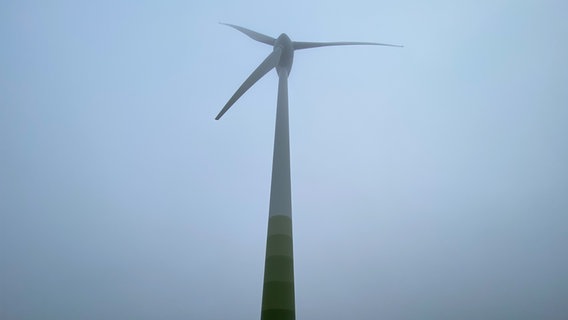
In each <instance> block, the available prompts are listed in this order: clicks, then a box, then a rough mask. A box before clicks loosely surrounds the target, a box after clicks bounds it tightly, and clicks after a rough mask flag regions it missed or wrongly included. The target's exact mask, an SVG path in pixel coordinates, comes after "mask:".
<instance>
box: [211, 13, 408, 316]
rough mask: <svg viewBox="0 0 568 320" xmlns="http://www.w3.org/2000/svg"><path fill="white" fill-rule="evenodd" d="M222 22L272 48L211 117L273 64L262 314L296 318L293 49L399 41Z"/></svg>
mask: <svg viewBox="0 0 568 320" xmlns="http://www.w3.org/2000/svg"><path fill="white" fill-rule="evenodd" d="M222 24H224V25H227V26H230V27H233V28H235V29H237V30H238V31H240V32H242V33H244V34H246V35H247V36H249V37H250V38H252V39H254V40H256V41H259V42H262V43H265V44H267V45H270V46H273V51H272V53H271V54H269V55H268V57H266V59H264V61H263V62H262V63H261V64H260V65H259V66H258V67H257V68H256V69H255V70H254V71H253V72H252V74H251V75H250V76H249V77H248V78H247V79H246V80H245V82H243V84H242V85H241V86H240V87H239V88H238V89H237V91H236V92H235V94H233V96H232V97H231V98H230V99H229V101H228V102H227V103H226V104H225V106H224V107H223V109H221V111H220V112H219V114H218V115H217V117H215V120H219V119H220V118H221V117H222V116H223V114H225V112H227V110H229V108H230V107H231V106H232V105H233V104H234V103H235V102H236V101H237V100H238V99H239V98H240V97H241V96H242V95H243V94H244V93H245V92H246V91H247V90H248V89H250V87H252V86H253V85H254V84H255V83H256V82H257V81H258V80H259V79H260V78H262V77H263V76H264V75H265V74H266V73H268V71H270V70H272V69H273V68H276V72H277V73H278V100H277V106H276V129H275V133H274V155H273V159H272V182H271V187H270V208H269V214H268V235H267V241H266V258H265V263H264V285H263V291H262V309H261V319H262V320H276V319H278V320H292V319H295V318H296V308H295V300H294V261H293V251H292V200H291V186H290V141H289V129H288V75H289V74H290V70H291V68H292V61H293V59H294V51H295V50H301V49H308V48H317V47H325V46H342V45H380V46H390V47H402V46H399V45H393V44H385V43H375V42H299V41H291V40H290V38H289V37H288V36H287V35H286V34H285V33H283V34H281V35H280V36H279V37H278V38H277V39H274V38H272V37H269V36H267V35H264V34H261V33H258V32H255V31H252V30H249V29H246V28H243V27H239V26H236V25H232V24H225V23H222Z"/></svg>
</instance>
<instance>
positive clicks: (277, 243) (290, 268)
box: [261, 215, 295, 320]
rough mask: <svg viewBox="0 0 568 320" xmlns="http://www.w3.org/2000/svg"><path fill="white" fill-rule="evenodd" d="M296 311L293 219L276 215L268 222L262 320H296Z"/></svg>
mask: <svg viewBox="0 0 568 320" xmlns="http://www.w3.org/2000/svg"><path fill="white" fill-rule="evenodd" d="M294 310H295V303H294V259H293V249H292V219H291V218H290V217H289V216H285V215H273V216H271V217H270V218H269V219H268V238H267V242H266V261H265V265H264V287H263V293H262V313H261V319H263V320H276V319H278V320H280V319H282V320H293V319H295V311H294Z"/></svg>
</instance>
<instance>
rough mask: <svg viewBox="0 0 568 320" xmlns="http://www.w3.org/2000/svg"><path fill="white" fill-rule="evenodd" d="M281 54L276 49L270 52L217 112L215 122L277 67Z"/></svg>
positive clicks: (280, 51)
mask: <svg viewBox="0 0 568 320" xmlns="http://www.w3.org/2000/svg"><path fill="white" fill-rule="evenodd" d="M281 53H282V50H281V49H277V50H274V51H272V53H271V54H270V55H268V57H266V59H264V61H262V63H261V64H260V65H259V66H258V67H257V68H256V69H255V70H254V71H253V72H252V73H251V75H250V76H249V77H248V78H247V79H246V80H245V82H243V84H241V86H240V87H239V88H238V89H237V91H235V93H234V94H233V96H232V97H231V99H229V101H228V102H227V103H226V104H225V106H224V107H223V109H221V111H220V112H219V114H218V115H217V116H216V117H215V120H219V119H221V117H222V116H223V114H225V112H227V110H229V108H230V107H231V106H232V105H233V104H234V103H235V102H236V101H237V100H238V99H239V98H240V97H241V96H242V95H243V94H244V93H245V92H246V91H247V90H248V89H250V87H252V86H253V85H254V84H255V83H256V82H257V81H258V80H259V79H260V78H262V77H263V76H264V75H265V74H267V73H268V71H270V70H272V68H274V67H276V65H278V62H279V61H280V54H281Z"/></svg>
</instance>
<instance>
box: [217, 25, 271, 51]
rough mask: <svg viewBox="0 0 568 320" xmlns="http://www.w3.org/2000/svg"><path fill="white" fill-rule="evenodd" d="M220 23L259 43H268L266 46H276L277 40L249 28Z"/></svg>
mask: <svg viewBox="0 0 568 320" xmlns="http://www.w3.org/2000/svg"><path fill="white" fill-rule="evenodd" d="M219 23H220V24H224V25H226V26H229V27H232V28H235V29H237V30H239V31H240V32H242V33H244V34H246V35H247V36H249V37H251V38H252V39H254V40H256V41H259V42H262V43H266V44H268V45H271V46H272V45H274V41H275V40H276V39H274V38H272V37H269V36H267V35H264V34H262V33H258V32H256V31H252V30H250V29H247V28H243V27H239V26H236V25H234V24H229V23H223V22H219Z"/></svg>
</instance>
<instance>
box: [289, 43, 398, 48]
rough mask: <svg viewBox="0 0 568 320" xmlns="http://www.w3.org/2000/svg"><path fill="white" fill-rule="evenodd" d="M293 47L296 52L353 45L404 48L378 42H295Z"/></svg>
mask: <svg viewBox="0 0 568 320" xmlns="http://www.w3.org/2000/svg"><path fill="white" fill-rule="evenodd" d="M292 45H293V46H294V50H300V49H309V48H317V47H329V46H352V45H372V46H388V47H400V48H402V47H403V46H401V45H398V44H388V43H377V42H302V41H293V42H292Z"/></svg>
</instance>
